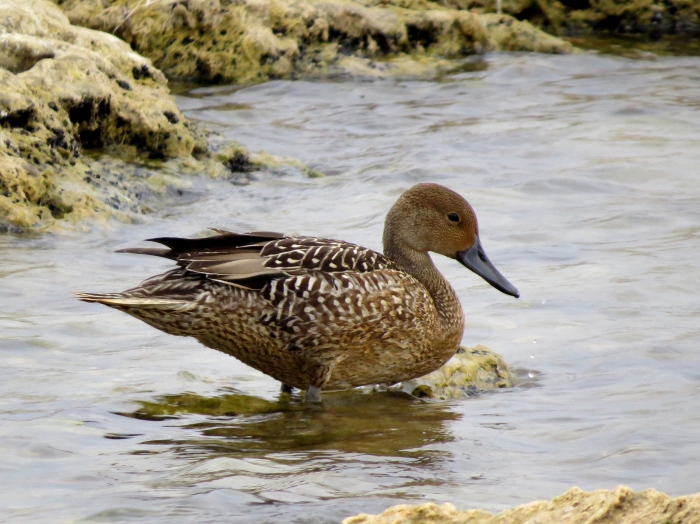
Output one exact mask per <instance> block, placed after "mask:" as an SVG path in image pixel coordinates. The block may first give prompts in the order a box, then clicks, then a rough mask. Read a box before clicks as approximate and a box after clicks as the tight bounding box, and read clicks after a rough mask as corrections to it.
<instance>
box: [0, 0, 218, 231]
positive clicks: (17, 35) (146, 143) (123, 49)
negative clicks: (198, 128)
mask: <svg viewBox="0 0 700 524" xmlns="http://www.w3.org/2000/svg"><path fill="white" fill-rule="evenodd" d="M166 83H167V81H166V79H165V76H164V75H163V74H162V73H161V72H160V71H158V70H157V69H156V68H154V67H153V65H152V63H151V62H150V60H148V59H146V58H143V57H142V56H140V55H138V54H136V53H134V52H133V51H132V50H131V48H130V47H129V46H128V45H127V44H125V43H124V42H123V41H121V40H119V39H118V38H116V37H114V36H112V35H109V34H105V33H101V32H98V31H93V30H90V29H85V28H81V27H74V26H72V25H71V24H70V23H69V21H68V19H67V18H66V17H65V15H64V14H63V13H62V12H61V10H60V9H58V8H57V7H56V6H55V5H54V4H52V3H51V2H48V1H44V0H34V1H33V2H31V3H27V2H25V1H23V0H0V226H2V227H3V228H5V229H7V228H20V229H21V228H29V227H38V226H40V225H42V224H43V225H45V224H47V223H50V222H51V221H52V219H56V218H63V217H65V216H67V215H71V216H73V217H76V218H77V217H86V216H91V215H94V214H102V215H103V216H108V215H110V214H113V213H112V212H113V211H116V212H117V214H119V212H120V211H123V210H124V206H120V205H119V204H118V203H116V202H117V201H119V200H123V201H124V203H126V204H129V205H131V207H132V208H134V207H138V205H134V204H133V202H129V201H130V200H133V199H132V197H133V195H134V194H135V193H134V188H133V187H126V186H127V184H123V183H122V185H123V186H124V187H123V188H121V190H120V188H119V187H118V186H119V185H120V183H121V182H123V177H124V176H126V175H127V174H128V173H129V170H128V169H127V170H126V171H125V173H122V180H121V181H116V182H115V181H114V180H112V182H114V183H112V184H110V183H108V180H109V178H110V177H109V176H107V173H102V174H104V175H105V177H104V178H103V177H102V174H100V173H93V171H104V170H103V169H102V168H100V167H95V161H94V160H92V159H89V158H86V157H85V156H84V155H83V154H82V152H83V150H85V149H99V150H101V151H107V152H111V153H112V154H114V155H117V156H119V157H122V158H127V159H138V158H150V159H161V160H167V159H173V158H191V156H192V155H193V154H195V155H198V154H199V155H201V154H205V153H207V151H208V150H207V143H206V141H205V140H204V138H203V137H202V136H201V135H199V134H198V133H197V132H195V131H194V130H193V129H192V128H191V127H190V124H189V123H188V122H187V121H186V119H185V118H184V117H183V116H182V114H181V113H180V111H179V109H178V108H177V105H176V104H175V101H174V99H173V98H172V97H171V96H170V94H169V91H168V88H167V86H166ZM131 171H132V172H133V169H132V170H131ZM142 171H144V170H142ZM93 175H94V176H93ZM143 175H144V173H143V172H142V173H141V177H142V178H143ZM115 176H117V175H115ZM117 193H119V194H117ZM115 198H116V201H115ZM126 207H129V206H128V205H127V206H126Z"/></svg>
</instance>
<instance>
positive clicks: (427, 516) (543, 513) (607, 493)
mask: <svg viewBox="0 0 700 524" xmlns="http://www.w3.org/2000/svg"><path fill="white" fill-rule="evenodd" d="M423 522H431V523H434V524H525V523H533V522H537V523H538V524H546V523H556V524H559V523H561V522H566V523H568V524H584V523H590V522H596V523H600V524H636V523H640V522H644V523H647V524H681V523H690V522H700V493H698V494H695V495H688V496H684V497H677V498H672V497H669V496H668V495H666V494H664V493H660V492H658V491H656V490H654V489H647V490H644V491H641V492H634V491H632V490H631V489H630V488H628V487H625V486H618V487H616V488H615V489H612V490H596V491H591V492H586V491H583V490H581V489H579V488H571V489H570V490H569V491H567V492H566V493H564V494H563V495H560V496H559V497H555V498H553V499H552V500H551V501H537V502H530V503H529V504H524V505H522V506H517V507H515V508H513V509H510V510H506V511H503V512H501V513H498V514H496V515H493V514H491V513H488V512H485V511H481V510H478V509H472V510H466V511H463V510H458V509H455V507H454V506H453V505H452V504H450V503H447V504H443V505H442V506H439V505H437V504H432V503H428V504H420V505H417V506H411V505H407V504H401V505H398V506H394V507H391V508H389V509H387V510H386V511H384V512H383V513H381V514H380V515H367V514H362V515H358V516H355V517H349V518H346V519H345V520H343V524H414V523H415V524H418V523H423Z"/></svg>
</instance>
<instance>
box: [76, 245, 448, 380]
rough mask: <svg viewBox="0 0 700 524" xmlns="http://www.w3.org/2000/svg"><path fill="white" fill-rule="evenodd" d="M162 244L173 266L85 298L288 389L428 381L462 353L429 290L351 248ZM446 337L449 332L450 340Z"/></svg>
mask: <svg viewBox="0 0 700 524" xmlns="http://www.w3.org/2000/svg"><path fill="white" fill-rule="evenodd" d="M220 233H221V234H219V235H217V236H214V237H209V238H205V239H179V238H161V239H155V241H157V242H159V243H161V244H163V245H165V246H166V247H167V249H156V250H153V249H150V250H147V249H134V250H127V251H130V252H136V253H144V254H152V255H158V256H163V257H166V258H170V259H172V260H174V261H176V262H177V264H178V265H179V266H180V268H178V269H175V270H173V271H170V272H168V273H165V274H163V275H159V276H156V277H153V278H151V279H149V280H146V281H145V282H143V283H142V284H141V285H140V286H138V287H137V288H134V289H131V290H128V291H125V292H123V293H119V294H115V295H85V296H83V298H84V299H86V300H91V301H97V302H102V303H104V304H107V305H110V306H112V307H116V308H118V309H120V310H122V311H125V312H127V313H129V314H131V315H133V316H135V317H137V318H139V319H141V320H143V321H145V322H147V323H149V324H150V325H152V326H154V327H156V328H158V329H160V330H162V331H165V332H167V333H171V334H175V335H183V336H193V337H195V338H196V339H198V340H199V341H200V342H202V343H203V344H205V345H207V346H209V347H212V348H214V349H217V350H220V351H223V352H225V353H228V354H230V355H232V356H234V357H236V358H238V359H239V360H241V361H243V362H244V363H246V364H248V365H250V366H251V367H254V368H256V369H259V370H260V371H262V372H264V373H266V374H268V375H271V376H273V377H274V378H276V379H278V380H280V381H281V382H283V383H285V384H287V385H289V386H294V387H299V388H307V387H309V386H315V387H324V388H326V389H334V388H346V387H352V386H357V385H363V384H372V383H378V382H394V381H400V380H406V379H409V378H413V377H415V376H419V375H422V374H425V373H428V372H430V371H432V370H433V369H435V368H436V367H438V366H439V365H440V364H442V362H444V361H445V360H447V359H448V358H449V357H450V356H451V355H452V354H453V353H454V351H455V350H456V349H457V345H458V344H459V336H461V327H460V329H459V330H455V333H457V332H458V335H459V336H457V335H455V334H445V333H443V332H442V328H441V325H440V321H439V318H438V314H437V311H436V308H435V304H434V303H433V300H432V298H431V297H430V294H429V293H428V292H427V290H426V289H425V287H424V286H423V285H422V284H420V283H419V282H418V281H417V280H416V279H415V278H413V277H412V276H411V275H408V274H407V273H405V272H404V271H402V269H401V268H400V267H398V266H397V265H396V264H395V263H394V262H392V261H391V260H389V259H388V258H386V257H385V256H383V255H381V254H379V253H377V252H375V251H372V250H370V249H367V248H363V247H360V246H357V245H355V244H351V243H348V242H343V241H337V240H329V239H320V238H312V237H284V236H282V235H279V234H275V233H266V232H265V233H250V234H245V235H237V234H234V233H228V232H221V231H220ZM446 335H447V336H446Z"/></svg>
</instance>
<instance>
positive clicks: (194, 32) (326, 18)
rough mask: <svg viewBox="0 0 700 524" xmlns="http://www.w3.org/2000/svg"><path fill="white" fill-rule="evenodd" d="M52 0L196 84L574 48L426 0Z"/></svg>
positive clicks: (498, 19)
mask: <svg viewBox="0 0 700 524" xmlns="http://www.w3.org/2000/svg"><path fill="white" fill-rule="evenodd" d="M56 2H57V3H58V4H59V5H60V6H61V8H62V9H63V10H64V12H65V13H66V14H67V15H68V17H69V18H70V20H71V21H72V22H73V23H74V24H77V25H82V26H86V27H90V28H93V29H99V30H102V31H107V32H113V33H114V34H116V35H118V36H120V37H121V38H123V39H124V40H125V41H126V42H128V43H129V44H130V45H131V46H132V47H133V49H135V50H136V51H138V52H139V53H141V54H143V55H144V56H147V57H149V58H150V59H151V60H153V63H154V64H155V65H156V67H158V68H160V69H162V70H163V72H164V73H165V74H166V75H168V77H170V78H176V79H182V80H189V81H197V82H202V83H226V82H229V83H247V82H260V81H265V80H269V79H273V78H289V77H293V76H295V75H299V74H314V73H333V72H344V71H347V72H351V73H355V74H356V73H357V72H358V71H364V72H369V73H370V74H372V71H373V72H374V73H375V74H376V73H377V72H386V73H387V74H396V73H398V74H401V73H403V72H405V71H406V70H409V71H411V70H412V69H413V67H410V66H409V67H406V61H408V62H409V63H410V64H412V65H415V66H416V67H417V68H418V69H419V70H420V69H426V67H425V62H426V61H428V62H439V61H440V60H444V59H455V58H461V57H465V56H468V55H472V54H475V53H480V52H482V51H487V50H492V49H508V50H520V51H540V52H549V53H568V52H571V51H572V50H573V47H572V46H571V44H569V43H568V42H564V41H562V40H560V39H558V38H555V37H552V36H550V35H547V34H546V33H544V32H542V31H541V30H539V29H537V28H535V27H533V26H532V25H530V24H529V23H528V22H520V21H518V20H515V19H513V18H512V17H510V16H497V15H492V16H491V15H489V16H484V15H481V14H477V13H472V12H469V11H466V10H460V9H453V8H452V7H448V6H444V5H441V4H438V3H436V2H430V1H428V0H391V1H383V0H369V1H356V0H245V1H243V2H236V3H231V2H223V1H219V0H184V1H181V2H177V3H176V4H174V3H172V2H167V1H164V0H155V1H149V2H141V1H138V0H116V1H108V2H101V3H96V2H92V1H89V0H56ZM494 17H495V18H494ZM358 61H359V62H360V64H358ZM395 62H398V63H395ZM378 63H379V65H377V64H378ZM436 68H438V69H439V64H437V63H436V64H433V66H432V67H428V68H427V70H428V73H430V74H434V73H435V69H436Z"/></svg>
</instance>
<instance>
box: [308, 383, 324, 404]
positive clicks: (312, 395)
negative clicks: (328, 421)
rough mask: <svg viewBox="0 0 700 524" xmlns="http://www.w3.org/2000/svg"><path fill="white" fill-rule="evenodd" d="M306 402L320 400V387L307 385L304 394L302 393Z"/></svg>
mask: <svg viewBox="0 0 700 524" xmlns="http://www.w3.org/2000/svg"><path fill="white" fill-rule="evenodd" d="M304 399H305V400H306V402H321V388H317V387H316V386H309V388H308V389H307V390H306V395H304Z"/></svg>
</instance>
